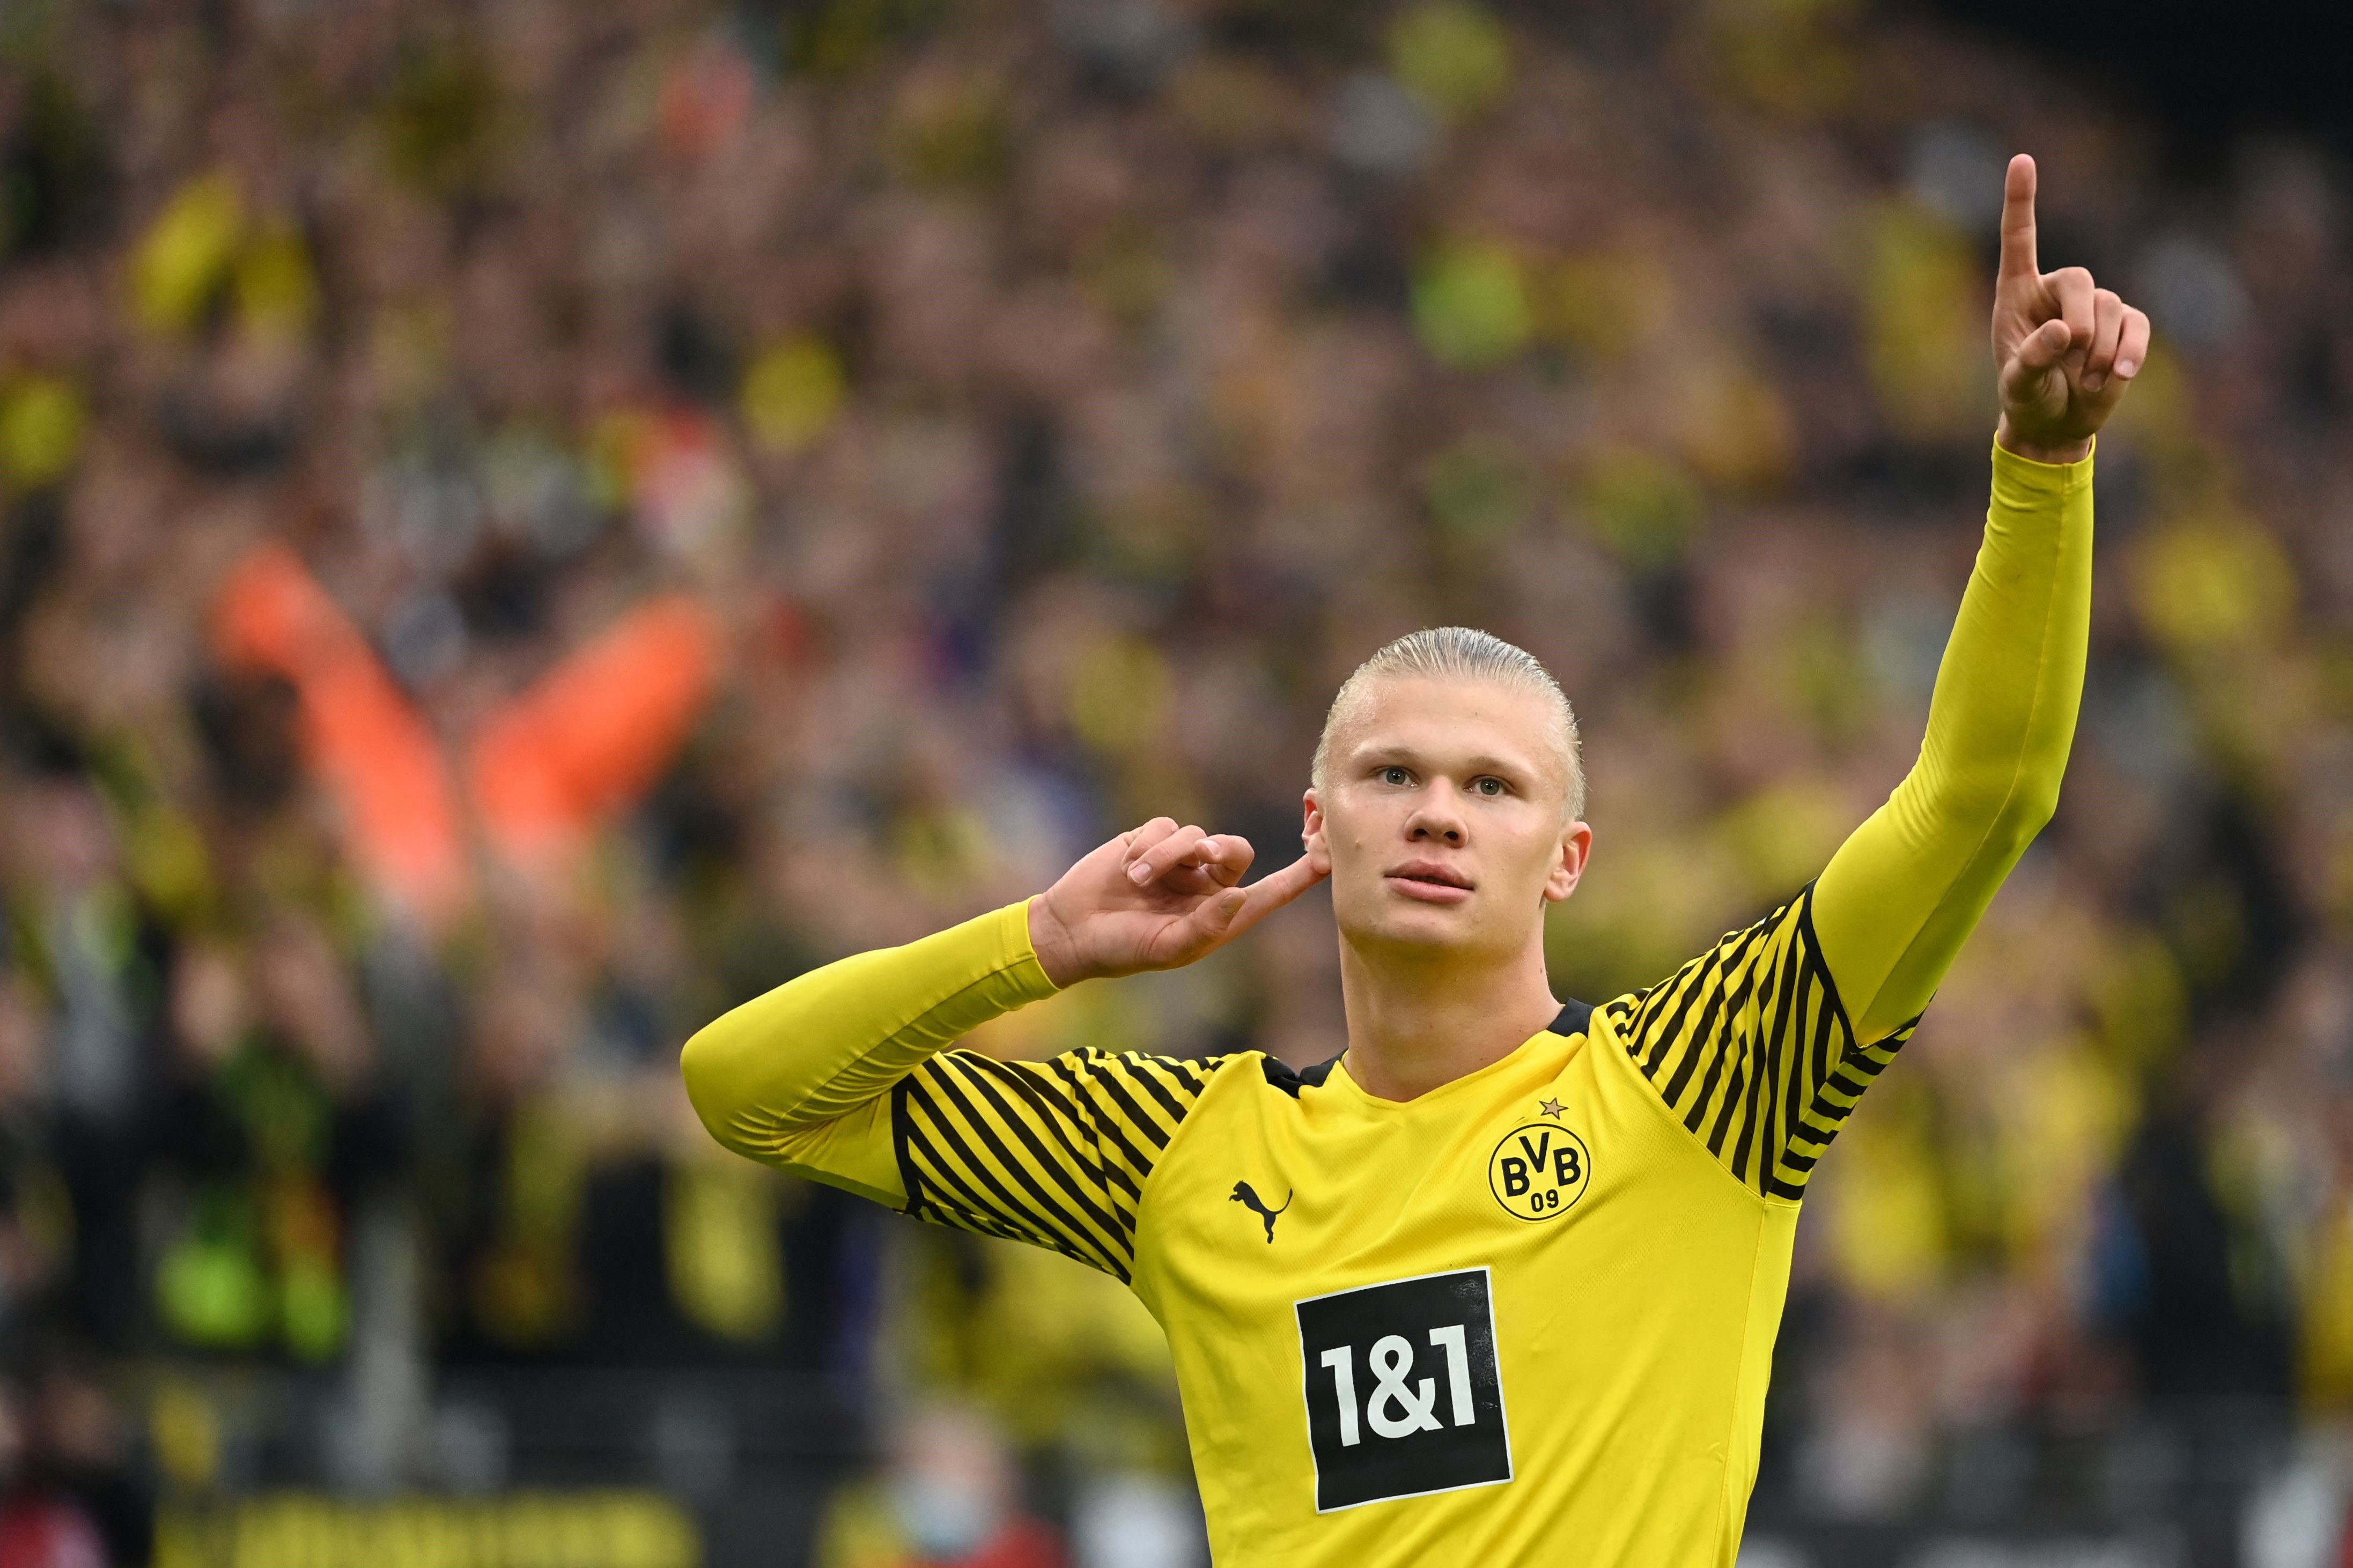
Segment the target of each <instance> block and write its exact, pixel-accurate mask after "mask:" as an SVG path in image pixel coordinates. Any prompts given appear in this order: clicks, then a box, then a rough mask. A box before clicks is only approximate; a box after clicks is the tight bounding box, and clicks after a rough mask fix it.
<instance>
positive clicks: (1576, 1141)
mask: <svg viewBox="0 0 2353 1568" xmlns="http://www.w3.org/2000/svg"><path fill="white" fill-rule="evenodd" d="M1592 1167H1593V1156H1592V1155H1591V1154H1589V1153H1588V1152H1586V1148H1585V1141H1584V1140H1583V1139H1581V1138H1579V1137H1578V1136H1577V1134H1576V1133H1574V1132H1571V1131H1569V1130H1568V1129H1567V1128H1566V1127H1563V1126H1561V1125H1559V1124H1558V1123H1557V1122H1538V1123H1536V1124H1535V1125H1534V1126H1532V1127H1514V1128H1513V1129H1512V1130H1511V1131H1509V1132H1506V1133H1504V1141H1503V1142H1500V1143H1498V1144H1496V1145H1495V1152H1493V1154H1490V1155H1489V1156H1488V1157H1487V1186H1488V1189H1489V1190H1490V1191H1492V1192H1493V1194H1495V1201H1496V1202H1497V1203H1499V1204H1501V1205H1504V1208H1505V1209H1506V1210H1507V1211H1509V1212H1510V1213H1512V1214H1514V1215H1518V1216H1519V1217H1520V1218H1522V1219H1525V1220H1539V1219H1557V1218H1558V1217H1559V1216H1561V1215H1565V1214H1567V1212H1568V1210H1569V1205H1572V1204H1574V1203H1575V1202H1577V1199H1578V1198H1581V1197H1583V1196H1584V1195H1585V1184H1586V1181H1587V1179H1588V1176H1589V1175H1590V1174H1591V1173H1592Z"/></svg>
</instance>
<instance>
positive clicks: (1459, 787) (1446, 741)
mask: <svg viewBox="0 0 2353 1568" xmlns="http://www.w3.org/2000/svg"><path fill="white" fill-rule="evenodd" d="M1556 722H1557V721H1556V718H1555V715H1554V711H1553V709H1552V707H1551V705H1550V704H1549V703H1547V702H1546V700H1544V699H1543V698H1542V697H1540V696H1538V695H1537V694H1535V693H1534V692H1531V691H1526V690H1523V689H1520V688H1517V687H1514V686H1506V685H1503V684H1500V683H1496V682H1491V681H1484V680H1430V679H1418V678H1416V679H1404V678H1399V679H1388V680H1383V681H1380V682H1378V683H1377V685H1376V686H1375V687H1374V688H1373V689H1372V691H1371V693H1370V695H1369V698H1368V700H1366V702H1365V704H1364V705H1363V707H1362V708H1360V709H1359V710H1358V711H1357V713H1356V716H1355V717H1354V718H1353V719H1352V720H1350V721H1348V722H1347V723H1346V725H1345V728H1344V729H1343V730H1342V731H1341V732H1340V733H1339V734H1337V735H1335V737H1334V745H1333V754H1332V757H1331V759H1330V763H1329V766H1328V772H1327V775H1326V777H1325V779H1324V787H1323V788H1322V789H1321V790H1310V791H1308V792H1307V831H1306V839H1307V852H1308V854H1309V855H1310V856H1311V857H1321V858H1323V859H1324V860H1325V861H1326V862H1327V863H1328V865H1329V867H1330V869H1331V874H1332V907H1333V912H1334V913H1335V915H1336V916H1337V917H1338V920H1339V922H1340V930H1341V931H1342V932H1343V933H1344V934H1345V936H1346V937H1347V938H1348V940H1349V941H1350V942H1352V943H1353V944H1355V945H1356V946H1357V947H1358V948H1359V949H1365V948H1370V947H1381V946H1394V947H1399V948H1410V949H1423V950H1428V949H1443V950H1451V951H1461V952H1470V951H1478V952H1488V953H1493V954H1496V955H1499V956H1508V955H1510V954H1513V953H1516V952H1520V951H1522V950H1523V949H1525V946H1526V945H1527V944H1528V943H1529V942H1531V941H1540V940H1541V934H1542V929H1543V925H1544V910H1545V906H1546V904H1548V903H1553V902H1556V901H1558V900H1562V899H1565V898H1567V897H1568V895H1569V893H1570V891H1571V890H1572V889H1574V888H1575V887H1576V886H1577V875H1578V873H1579V872H1581V871H1582V870H1583V868H1584V866H1585V855H1586V849H1587V847H1588V845H1589V844H1590V843H1591V841H1592V837H1593V836H1592V833H1591V830H1590V829H1588V827H1587V826H1585V825H1584V824H1583V823H1581V822H1567V821H1566V820H1565V817H1566V816H1567V813H1566V812H1565V810H1564V809H1563V804H1564V801H1565V800H1566V798H1567V789H1568V780H1567V770H1566V768H1565V766H1564V764H1563V762H1562V759H1561V756H1560V752H1559V751H1558V748H1557V747H1556V745H1555V744H1554V742H1553V740H1552V736H1553V725H1554V724H1555V723H1556Z"/></svg>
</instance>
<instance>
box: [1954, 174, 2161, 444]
mask: <svg viewBox="0 0 2353 1568" xmlns="http://www.w3.org/2000/svg"><path fill="white" fill-rule="evenodd" d="M1993 362H1994V363H1995V364H1996V365H1998V366H1999V367H2000V391H2001V428H2000V431H1999V432H1998V434H1997V437H1996V438H1997V439H1999V440H2000V442H2001V444H2002V445H2003V446H2005V447H2009V448H2010V450H2011V451H2013V452H2016V453H2017V454H2018V455H2019V456H2021V457H2022V458H2034V459H2036V460H2037V461H2039V462H2045V463H2073V462H2079V461H2081V460H2082V459H2083V458H2084V455H2085V454H2086V453H2088V452H2089V451H2090V450H2091V446H2092V437H2093V436H2094V435H2095V434H2097V433H2098V431H2099V428H2100V426H2103V425H2105V424H2106V423H2107V420H2108V416H2109V415H2111V414H2113V413H2115V412H2116V405H2117V404H2119V403H2121V402H2123V401H2124V395H2125V389H2126V387H2127V386H2129V385H2130V384H2132V378H2133V377H2134V376H2136V375H2137V374H2140V369H2141V366H2143V365H2145V364H2147V363H2148V318H2147V316H2146V315H2143V314H2142V313H2141V312H2140V311H2138V310H2135V309H2133V307H2131V306H2130V305H2127V304H2126V303H2125V302H2124V301H2123V300H2120V299H2118V298H2117V297H2116V291H2115V290H2114V289H2102V288H2098V287H2095V286H2094V283H2093V281H2092V275H2091V273H2090V272H2088V271H2086V270H2085V269H2084V268H2081V267H2063V268H2059V270H2058V271H2056V272H2044V271H2042V270H2041V268H2039V267H2038V266H2037V265H2036V262H2035V258H2034V160H2033V159H2031V158H2030V157H2028V156H2027V155H2026V154H2025V153H2020V154H2019V155H2018V156H2017V157H2015V158H2012V159H2011V160H2010V175H2009V181H2008V183H2007V184H2005V185H2004V187H2003V190H2002V203H2001V272H2000V277H1999V278H1998V279H1997V280H1996V281H1995V283H1994V298H1993Z"/></svg>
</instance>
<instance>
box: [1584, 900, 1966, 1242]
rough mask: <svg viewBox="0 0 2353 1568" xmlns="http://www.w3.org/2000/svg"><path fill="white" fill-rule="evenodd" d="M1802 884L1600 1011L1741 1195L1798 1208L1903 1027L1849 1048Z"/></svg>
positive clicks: (1847, 1023)
mask: <svg viewBox="0 0 2353 1568" xmlns="http://www.w3.org/2000/svg"><path fill="white" fill-rule="evenodd" d="M1813 899H1814V885H1813V884H1812V883H1811V882H1809V883H1807V884H1806V887H1805V889H1804V890H1803V891H1801V892H1800V893H1799V895H1798V896H1797V898H1796V899H1794V900H1791V901H1790V902H1788V903H1786V904H1784V905H1782V906H1781V907H1780V908H1778V909H1777V910H1774V911H1773V912H1772V913H1770V914H1768V915H1767V916H1766V917H1765V918H1764V919H1763V920H1760V921H1757V923H1756V924H1754V925H1751V926H1748V927H1746V928H1744V929H1742V930H1740V931H1731V932H1728V933H1727V934H1726V935H1725V938H1724V940H1723V941H1721V942H1717V943H1716V944H1715V947H1713V948H1711V949H1709V950H1708V951H1707V952H1704V953H1702V954H1701V955H1700V956H1699V957H1697V958H1694V959H1693V960H1692V961H1691V962H1690V963H1686V964H1684V965H1683V967H1682V968H1681V969H1679V970H1677V971H1675V973H1673V974H1672V975H1670V976H1669V977H1668V978H1666V979H1665V980H1662V981H1661V982H1660V983H1659V984H1656V985H1653V986H1651V987H1649V988H1648V989H1647V990H1643V991H1638V992H1634V993H1631V994H1628V995H1625V996H1620V997H1619V998H1618V999H1617V1000H1616V1001H1614V1002H1611V1003H1609V1005H1608V1006H1607V1008H1606V1009H1605V1010H1606V1011H1607V1012H1608V1014H1609V1019H1610V1022H1611V1023H1612V1024H1614V1025H1615V1026H1617V1031H1618V1035H1619V1037H1620V1039H1621V1040H1622V1041H1624V1042H1625V1046H1626V1054H1627V1056H1628V1057H1629V1058H1631V1059H1632V1061H1633V1063H1634V1065H1635V1066H1636V1067H1637V1068H1640V1069H1641V1074H1642V1076H1643V1077H1644V1078H1646V1079H1649V1080H1650V1082H1651V1086H1652V1087H1653V1088H1655V1089H1657V1090H1658V1091H1659V1097H1660V1098H1661V1099H1662V1100H1665V1101H1666V1102H1667V1106H1668V1109H1670V1110H1673V1111H1674V1112H1675V1113H1676V1114H1677V1115H1678V1116H1679V1117H1681V1118H1682V1120H1683V1125H1684V1127H1686V1128H1688V1129H1689V1130H1690V1131H1691V1132H1692V1133H1693V1134H1694V1136H1695V1137H1697V1138H1699V1139H1700V1140H1701V1142H1704V1143H1705V1144H1706V1145H1707V1150H1708V1152H1709V1153H1710V1154H1713V1155H1714V1156H1715V1158H1716V1160H1717V1161H1718V1162H1720V1163H1722V1164H1723V1165H1724V1167H1725V1169H1726V1170H1728V1171H1730V1172H1731V1173H1732V1174H1733V1175H1734V1177H1735V1178H1736V1179H1737V1180H1738V1181H1739V1182H1740V1183H1741V1184H1743V1185H1745V1186H1747V1187H1749V1188H1750V1189H1752V1190H1753V1191H1756V1192H1757V1193H1760V1194H1764V1195H1766V1196H1767V1197H1778V1198H1799V1197H1803V1196H1804V1195H1805V1190H1806V1183H1807V1181H1808V1180H1809V1179H1810V1177H1811V1176H1812V1174H1813V1170H1814V1165H1815V1163H1816V1162H1818V1161H1819V1160H1820V1158H1821V1155H1822V1152H1823V1151H1824V1150H1826V1149H1828V1148H1829V1147H1830V1145H1831V1140H1832V1139H1834V1138H1836V1137H1837V1136H1838V1134H1839V1129H1840V1128H1841V1127H1842V1126H1844V1125H1845V1124H1846V1119H1847V1116H1848V1114H1849V1113H1850V1112H1852V1110H1854V1107H1855V1102H1856V1101H1858V1100H1861V1099H1862V1094H1863V1091H1864V1090H1865V1089H1869V1088H1870V1087H1871V1084H1872V1082H1873V1079H1876V1078H1878V1076H1879V1074H1880V1073H1881V1071H1882V1070H1883V1069H1884V1068H1886V1067H1887V1065H1888V1064H1889V1063H1890V1062H1892V1061H1894V1059H1895V1054H1896V1052H1898V1051H1899V1050H1901V1049H1903V1047H1904V1042H1905V1041H1906V1040H1908V1039H1910V1038H1911V1037H1912V1031H1913V1030H1914V1028H1915V1027H1916V1026H1918V1024H1919V1021H1920V1020H1919V1019H1918V1018H1917V1017H1915V1018H1913V1019H1912V1020H1911V1021H1910V1022H1908V1023H1906V1024H1905V1025H1904V1026H1902V1027H1901V1028H1899V1029H1897V1030H1896V1031H1895V1032H1894V1034H1892V1035H1890V1036H1888V1037H1886V1038H1885V1039H1882V1040H1874V1041H1873V1042H1872V1043H1871V1044H1869V1045H1862V1044H1860V1043H1858V1042H1857V1041H1856V1039H1855V1037H1854V1026H1853V1024H1852V1021H1851V1020H1850V1019H1849V1018H1848V1017H1847V1013H1846V1008H1845V1005H1843V1004H1842V1003H1841V1001H1840V1000H1839V994H1838V987H1837V986H1836V985H1835V984H1832V982H1831V973H1830V970H1829V968H1828V966H1827V965H1825V964H1824V963H1823V962H1822V956H1821V948H1820V943H1818V942H1816V941H1815V939H1814V921H1813Z"/></svg>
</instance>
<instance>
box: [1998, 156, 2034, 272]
mask: <svg viewBox="0 0 2353 1568" xmlns="http://www.w3.org/2000/svg"><path fill="white" fill-rule="evenodd" d="M2039 271H2040V268H2037V267H2036V265H2035V261H2034V160H2033V159H2031V158H2030V157H2028V156H2027V155H2026V154H2025V153H2020V154H2019V155H2018V156H2017V157H2015V158H2012V159H2011V160H2010V173H2009V174H2008V175H2007V176H2006V177H2005V178H2004V180H2003V182H2002V189H2001V280H2002V281H2003V282H2005V283H2007V282H2009V281H2010V279H2015V278H2032V277H2034V276H2036V275H2037V273H2038V272H2039Z"/></svg>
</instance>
